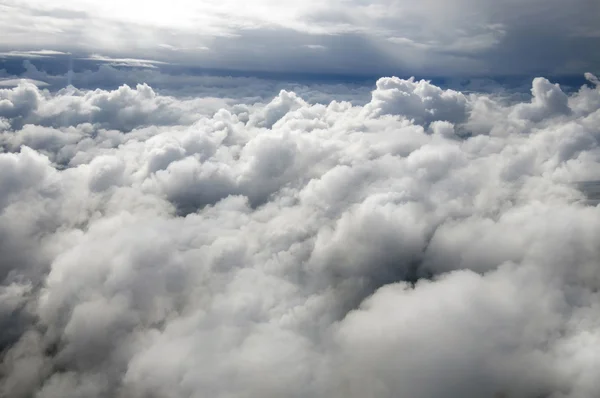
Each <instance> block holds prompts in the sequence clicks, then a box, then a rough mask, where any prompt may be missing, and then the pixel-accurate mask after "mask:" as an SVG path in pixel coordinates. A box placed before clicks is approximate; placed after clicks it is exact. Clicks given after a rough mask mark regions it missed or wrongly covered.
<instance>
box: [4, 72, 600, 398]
mask: <svg viewBox="0 0 600 398" xmlns="http://www.w3.org/2000/svg"><path fill="white" fill-rule="evenodd" d="M587 77H588V80H590V85H589V86H584V87H582V88H581V89H580V90H579V91H578V92H576V93H574V94H571V95H568V94H565V93H564V92H563V91H562V90H561V88H560V87H559V86H558V85H555V84H553V83H551V82H550V81H548V80H546V79H544V78H536V79H535V80H534V81H533V82H532V89H531V93H532V96H531V99H530V100H526V101H525V102H519V103H510V102H506V101H504V100H503V99H501V98H499V97H495V96H492V95H484V94H465V93H461V92H459V91H453V90H443V89H441V88H439V87H436V86H434V85H432V84H431V83H429V82H426V81H417V80H414V79H409V80H402V79H399V78H395V77H392V78H382V79H380V80H379V81H378V82H377V84H376V88H375V89H374V91H373V92H372V95H371V99H370V101H369V102H368V103H366V104H365V105H356V104H352V103H351V102H344V101H332V102H329V103H326V104H318V103H317V104H311V103H309V102H306V101H305V100H304V99H302V97H301V96H299V95H298V94H297V93H295V92H292V91H285V90H282V91H281V92H280V93H279V94H278V95H277V96H275V97H274V98H272V99H271V100H270V101H267V102H266V103H261V102H258V103H255V104H247V103H240V104H231V103H224V104H221V105H222V106H221V108H220V109H219V110H217V111H215V110H214V109H213V108H210V107H209V108H208V109H207V108H206V102H203V101H202V99H201V98H186V99H182V98H177V97H170V96H165V95H160V94H157V93H156V92H154V90H153V89H152V88H151V87H150V86H148V85H138V86H137V87H129V86H122V87H120V88H119V89H117V90H112V91H106V90H101V89H97V90H94V91H79V90H75V89H73V88H69V89H65V90H62V91H59V92H56V93H50V92H48V91H46V90H43V89H40V88H38V87H36V86H35V85H33V84H31V83H27V82H22V83H20V84H19V85H18V86H17V87H14V88H10V89H0V145H1V148H2V151H0V280H1V281H2V284H1V286H0V328H1V329H0V330H2V332H1V333H0V346H1V348H2V357H1V360H2V362H1V367H0V372H1V374H2V377H1V381H0V391H1V394H0V395H3V396H4V395H5V396H10V397H15V398H20V397H30V396H35V397H36V398H58V397H60V398H69V397H73V398H75V397H77V398H79V397H89V398H99V397H134V398H135V397H140V398H141V397H157V398H158V397H161V398H162V397H165V398H167V397H205V396H217V397H240V398H241V397H247V398H253V397H281V396H290V397H315V396H325V397H357V398H358V397H361V398H362V397H390V398H391V397H399V396H400V397H412V398H421V397H422V398H425V397H427V398H432V397H433V398H436V397H440V398H441V397H445V398H447V397H457V398H458V397H498V396H506V397H523V398H526V397H527V398H528V397H552V398H559V397H560V398H566V397H569V398H583V397H590V396H595V395H598V394H599V393H600V384H598V380H597V377H596V376H597V370H596V369H597V368H598V366H599V365H600V363H599V362H598V361H599V360H598V358H600V356H599V354H598V348H597V347H598V346H599V344H598V343H599V342H600V333H599V332H598V330H600V329H599V326H600V316H599V315H598V314H600V311H599V308H598V307H599V305H600V304H599V303H600V301H599V296H598V290H599V288H600V269H599V264H600V247H599V246H598V242H599V241H600V213H598V208H597V207H595V204H594V203H592V202H591V201H590V198H586V195H585V193H583V192H581V191H580V190H578V188H577V185H576V183H578V182H580V181H593V180H600V163H599V160H600V148H599V146H598V143H599V139H600V127H599V126H600V88H599V87H598V85H597V83H598V81H597V79H596V78H595V77H594V76H593V75H588V76H587ZM592 186H594V184H592ZM501 394H505V395H501Z"/></svg>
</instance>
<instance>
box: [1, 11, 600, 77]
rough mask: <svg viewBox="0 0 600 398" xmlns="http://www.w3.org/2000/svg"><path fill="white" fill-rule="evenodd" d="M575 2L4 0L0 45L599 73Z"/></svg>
mask: <svg viewBox="0 0 600 398" xmlns="http://www.w3.org/2000/svg"><path fill="white" fill-rule="evenodd" d="M574 1H575V2H574V3H573V2H570V3H568V4H567V3H565V2H564V1H561V0H551V1H545V0H544V1H542V0H526V1H525V2H524V3H523V4H522V5H521V6H519V7H515V6H514V4H513V3H514V2H513V1H503V2H498V1H492V0H485V1H479V2H477V4H473V2H472V1H466V0H451V1H440V0H428V1H422V2H419V3H414V2H411V1H407V0H401V1H391V0H376V1H369V2H365V1H362V0H328V1H326V2H316V1H304V2H290V1H284V2H272V1H270V0H259V1H255V2H254V3H253V7H250V8H247V7H246V8H243V7H239V5H238V3H237V1H234V0H220V1H213V0H206V1H204V2H203V3H202V5H201V6H199V5H198V4H196V2H193V1H190V0H172V1H169V2H165V1H156V2H153V3H152V4H147V3H146V2H140V1H129V2H127V3H123V2H116V1H113V0H111V1H98V0H88V1H84V2H81V1H74V0H61V1H59V2H55V3H52V5H49V4H47V3H46V2H44V1H41V0H18V1H17V0H4V1H3V3H2V5H1V6H2V13H1V16H0V26H1V27H2V28H0V29H1V30H0V34H1V35H2V37H3V38H4V40H3V46H0V51H5V52H8V51H15V50H17V51H19V52H23V51H33V50H39V46H42V47H43V48H47V49H51V50H53V51H60V52H70V53H73V54H93V53H101V54H105V55H106V56H110V57H112V58H136V59H152V60H157V61H163V62H172V63H181V64H186V65H196V66H197V65H200V66H203V67H207V68H229V69H241V68H245V69H247V70H255V71H267V72H284V71H286V72H302V73H306V72H311V73H324V72H327V73H343V74H356V75H364V74H369V75H371V74H374V75H379V76H381V75H389V74H401V75H408V76H410V75H412V74H418V73H421V74H424V75H435V76H440V75H452V76H487V75H490V74H496V75H507V74H508V75H519V74H521V75H528V76H529V75H539V74H544V75H548V74H553V75H560V74H578V75H580V74H583V73H584V72H586V71H592V72H595V73H597V72H598V70H599V67H600V58H598V55H597V53H596V52H594V51H589V49H590V48H596V47H598V45H599V40H600V36H599V35H598V29H597V26H596V25H597V23H596V22H597V20H598V18H599V17H600V10H599V9H598V7H597V5H596V4H595V3H594V2H593V1H590V0H574ZM38 32H43V33H44V34H43V35H41V36H40V35H39V33H38ZM315 46H318V47H315ZM322 47H325V49H323V48H322ZM133 49H135V50H133ZM206 49H210V51H206ZM316 49H319V51H315V50H316ZM132 51H133V52H134V54H132Z"/></svg>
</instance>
